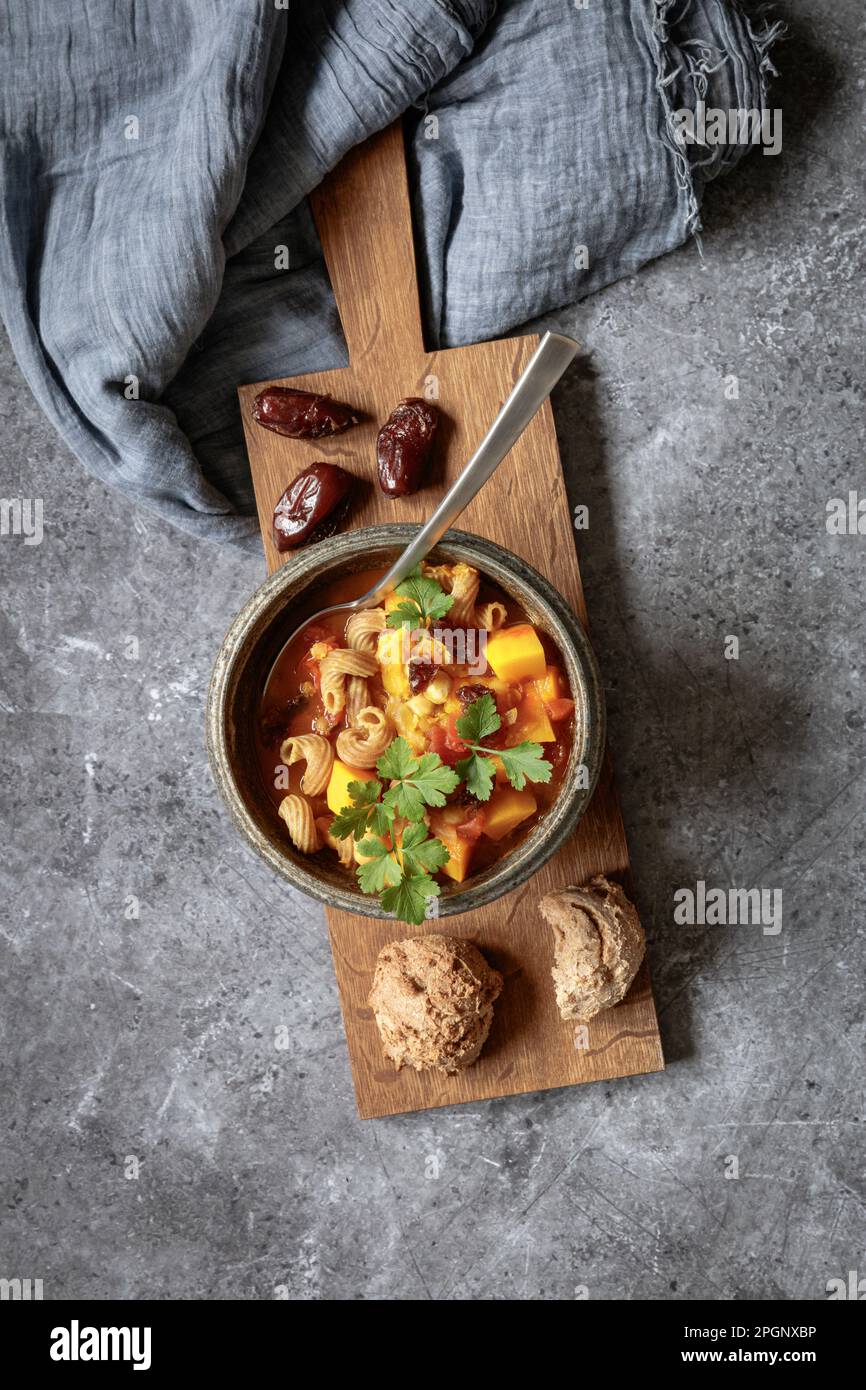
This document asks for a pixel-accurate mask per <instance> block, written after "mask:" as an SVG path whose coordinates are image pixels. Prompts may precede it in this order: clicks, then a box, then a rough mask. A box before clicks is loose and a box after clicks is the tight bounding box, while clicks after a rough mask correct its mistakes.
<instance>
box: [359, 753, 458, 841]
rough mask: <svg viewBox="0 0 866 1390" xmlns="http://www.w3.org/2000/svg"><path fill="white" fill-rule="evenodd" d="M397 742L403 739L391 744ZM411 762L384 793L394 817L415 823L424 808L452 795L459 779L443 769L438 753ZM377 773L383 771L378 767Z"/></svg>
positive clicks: (442, 803) (439, 802)
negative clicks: (393, 811) (411, 764)
mask: <svg viewBox="0 0 866 1390" xmlns="http://www.w3.org/2000/svg"><path fill="white" fill-rule="evenodd" d="M400 742H402V739H395V740H394V743H400ZM394 743H392V744H391V748H393V747H394ZM407 746H408V745H407ZM391 748H389V749H388V750H387V752H386V753H383V755H382V758H380V759H379V763H377V764H376V766H377V767H379V764H380V763H381V762H382V759H383V758H387V756H388V753H390V751H391ZM411 763H413V764H414V766H407V770H406V771H405V772H404V773H403V774H402V776H401V777H400V778H399V779H397V780H395V782H394V785H393V786H392V787H390V788H389V790H388V791H387V792H386V793H385V805H386V806H393V807H394V809H395V811H396V812H397V815H398V816H402V817H403V818H404V819H405V820H411V821H417V820H420V819H421V817H422V816H423V814H424V807H425V806H444V805H445V797H446V796H447V794H448V793H449V792H453V790H454V788H455V787H456V786H457V784H458V782H459V781H460V778H459V777H458V775H457V773H456V772H455V771H454V769H453V768H451V767H446V766H445V764H444V763H443V761H442V759H441V758H440V757H439V754H438V753H425V754H424V755H423V757H421V758H412V759H411ZM403 765H404V766H406V764H405V762H404V764H403ZM379 770H380V771H381V770H382V769H381V767H380V768H379ZM389 775H390V774H389Z"/></svg>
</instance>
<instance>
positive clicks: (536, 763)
mask: <svg viewBox="0 0 866 1390" xmlns="http://www.w3.org/2000/svg"><path fill="white" fill-rule="evenodd" d="M501 725H502V720H501V719H500V718H499V715H498V714H497V712H496V702H495V700H494V699H493V696H492V695H482V696H481V698H480V699H478V700H473V702H472V704H471V705H469V706H468V707H467V709H466V713H465V714H463V715H461V717H460V718H459V719H458V720H457V724H456V727H457V732H458V734H459V735H460V738H461V739H462V740H463V742H464V743H465V744H466V745H467V746H468V747H469V748H470V749H471V752H470V754H469V756H468V757H467V758H461V759H460V761H459V762H458V764H457V772H458V775H459V776H460V777H461V778H462V780H463V781H464V782H465V783H466V789H467V791H469V792H471V793H472V795H473V796H474V797H475V798H476V799H477V800H478V801H489V800H490V795H491V793H492V791H493V782H494V778H495V775H496V768H495V765H494V763H493V757H494V756H495V757H497V758H499V759H500V760H501V762H502V766H503V768H504V770H505V775H506V777H507V778H508V780H509V782H510V783H511V785H512V787H514V788H515V789H516V790H517V791H522V790H523V788H524V787H525V786H526V783H527V781H530V782H549V781H550V778H551V774H552V772H553V764H552V763H549V762H547V761H546V759H545V758H544V757H543V756H542V754H543V749H542V747H541V744H540V743H528V742H527V743H517V744H515V745H514V747H513V748H495V749H494V748H485V747H484V746H483V745H482V742H481V740H482V739H485V738H489V736H490V735H491V734H495V733H497V732H498V730H499V728H500V727H501Z"/></svg>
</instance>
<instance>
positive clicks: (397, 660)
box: [376, 627, 412, 700]
mask: <svg viewBox="0 0 866 1390" xmlns="http://www.w3.org/2000/svg"><path fill="white" fill-rule="evenodd" d="M403 655H404V653H403V633H402V632H401V631H400V629H399V628H394V627H389V628H386V629H385V631H384V632H380V633H379V641H378V644H377V647H376V656H377V658H378V661H379V666H380V669H381V672H382V684H383V686H384V687H385V690H386V691H387V692H388V694H389V695H393V696H394V697H395V698H396V699H398V700H408V698H409V696H410V694H411V693H412V692H411V690H410V688H409V675H408V672H407V670H406V667H405V665H404V663H403Z"/></svg>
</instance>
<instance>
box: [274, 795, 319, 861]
mask: <svg viewBox="0 0 866 1390" xmlns="http://www.w3.org/2000/svg"><path fill="white" fill-rule="evenodd" d="M280 815H281V816H282V818H283V820H284V821H285V822H286V826H287V827H288V831H289V836H290V838H291V841H292V844H293V845H294V846H295V849H299V850H300V851H301V854H315V853H316V850H317V849H320V848H321V846H320V844H319V832H318V830H317V829H316V822H315V820H314V818H313V808H312V806H311V805H310V803H309V801H308V800H307V798H306V797H305V796H295V795H294V794H292V795H290V796H284V797H283V799H282V801H281V802H280Z"/></svg>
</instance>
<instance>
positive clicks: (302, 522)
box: [274, 463, 355, 550]
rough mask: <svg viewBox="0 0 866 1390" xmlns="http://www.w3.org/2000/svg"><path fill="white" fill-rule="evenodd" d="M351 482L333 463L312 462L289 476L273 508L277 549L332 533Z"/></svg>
mask: <svg viewBox="0 0 866 1390" xmlns="http://www.w3.org/2000/svg"><path fill="white" fill-rule="evenodd" d="M354 484H355V479H354V478H353V477H352V474H351V473H347V472H346V470H345V468H340V467H339V466H338V465H337V464H336V463H313V464H311V465H310V467H309V468H305V469H304V471H303V473H299V474H298V476H297V477H296V478H293V479H292V481H291V482H290V483H289V486H288V487H287V488H286V490H285V492H284V493H283V495H282V497H281V498H280V500H279V502H278V503H277V505H276V507H275V508H274V542H275V544H276V547H277V550H294V549H296V547H297V546H299V545H305V544H306V543H307V542H308V541H317V540H322V539H324V537H325V536H326V535H333V533H334V531H335V530H336V529H337V526H338V525H339V524H340V522H341V521H343V520H344V519H345V516H346V514H347V512H348V509H349V504H350V502H351V493H352V488H353V487H354Z"/></svg>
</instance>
